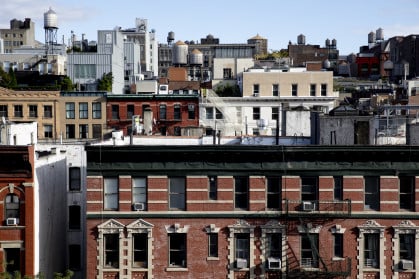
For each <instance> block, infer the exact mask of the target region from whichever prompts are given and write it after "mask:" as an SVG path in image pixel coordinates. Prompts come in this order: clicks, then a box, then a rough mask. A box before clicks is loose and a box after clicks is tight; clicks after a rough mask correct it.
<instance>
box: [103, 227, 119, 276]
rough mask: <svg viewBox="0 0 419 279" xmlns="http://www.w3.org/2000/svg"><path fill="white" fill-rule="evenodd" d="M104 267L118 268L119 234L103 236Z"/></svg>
mask: <svg viewBox="0 0 419 279" xmlns="http://www.w3.org/2000/svg"><path fill="white" fill-rule="evenodd" d="M103 240H104V248H105V249H104V256H105V258H104V267H105V268H118V267H119V234H116V233H112V234H104V235H103Z"/></svg>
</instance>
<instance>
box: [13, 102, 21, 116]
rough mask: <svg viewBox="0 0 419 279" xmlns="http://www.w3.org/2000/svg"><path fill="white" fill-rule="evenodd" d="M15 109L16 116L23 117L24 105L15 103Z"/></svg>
mask: <svg viewBox="0 0 419 279" xmlns="http://www.w3.org/2000/svg"><path fill="white" fill-rule="evenodd" d="M13 109H14V114H13V115H14V117H19V118H22V117H23V105H14V106H13Z"/></svg>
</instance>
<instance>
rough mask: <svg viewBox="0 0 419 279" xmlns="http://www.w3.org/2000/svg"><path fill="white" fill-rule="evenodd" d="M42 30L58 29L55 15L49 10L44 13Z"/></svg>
mask: <svg viewBox="0 0 419 279" xmlns="http://www.w3.org/2000/svg"><path fill="white" fill-rule="evenodd" d="M44 28H45V29H50V28H58V24H57V14H56V13H55V12H54V11H53V10H52V9H51V8H49V10H48V12H46V13H44Z"/></svg>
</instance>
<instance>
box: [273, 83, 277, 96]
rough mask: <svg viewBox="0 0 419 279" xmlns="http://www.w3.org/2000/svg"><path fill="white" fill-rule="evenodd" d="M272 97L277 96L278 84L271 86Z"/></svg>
mask: <svg viewBox="0 0 419 279" xmlns="http://www.w3.org/2000/svg"><path fill="white" fill-rule="evenodd" d="M272 96H275V97H276V96H279V84H272Z"/></svg>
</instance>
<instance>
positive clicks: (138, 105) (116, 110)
mask: <svg viewBox="0 0 419 279" xmlns="http://www.w3.org/2000/svg"><path fill="white" fill-rule="evenodd" d="M134 118H135V119H138V123H137V122H134V129H133V119H134ZM106 119H107V127H108V128H109V129H114V130H122V131H123V133H124V135H130V134H131V132H133V133H134V134H139V135H143V134H144V135H152V134H157V135H163V136H165V135H170V136H181V135H185V136H188V135H191V134H188V131H191V130H193V129H195V128H197V127H198V124H199V96H198V94H186V95H185V94H165V95H159V94H138V95H134V94H124V95H112V94H110V95H108V96H107V105H106Z"/></svg>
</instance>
